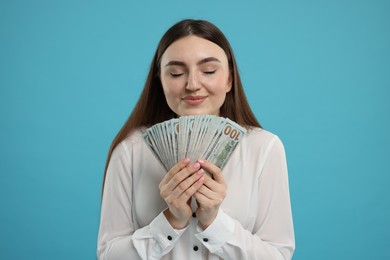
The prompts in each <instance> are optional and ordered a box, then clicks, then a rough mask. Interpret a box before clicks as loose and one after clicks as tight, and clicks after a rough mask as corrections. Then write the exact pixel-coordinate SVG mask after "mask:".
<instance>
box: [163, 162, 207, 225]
mask: <svg viewBox="0 0 390 260" xmlns="http://www.w3.org/2000/svg"><path fill="white" fill-rule="evenodd" d="M189 163H190V160H189V159H188V158H186V159H184V160H181V161H180V162H178V163H177V164H176V165H174V166H173V167H172V168H171V170H170V171H169V172H168V173H167V174H166V175H165V176H164V178H163V179H162V181H161V183H160V185H159V188H160V195H161V197H162V198H163V199H164V200H165V202H166V203H167V205H168V208H167V209H166V210H165V211H164V214H165V217H166V218H167V220H168V222H169V223H170V224H171V226H172V227H173V228H174V229H183V228H184V227H186V226H187V223H188V221H189V219H190V218H191V215H192V209H191V205H190V202H191V197H192V196H193V195H194V194H195V193H196V192H197V191H198V189H199V188H200V187H201V186H202V184H203V182H204V176H203V175H204V170H203V169H201V168H200V164H199V163H198V162H196V163H194V164H192V165H189Z"/></svg>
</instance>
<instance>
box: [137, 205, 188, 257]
mask: <svg viewBox="0 0 390 260" xmlns="http://www.w3.org/2000/svg"><path fill="white" fill-rule="evenodd" d="M148 227H149V228H147V227H145V228H142V229H138V230H137V231H136V232H135V233H134V235H133V241H134V244H135V246H136V247H137V249H138V247H139V248H140V249H141V248H143V247H144V246H142V244H143V245H145V244H144V243H142V242H141V241H142V240H145V239H146V240H148V239H152V240H154V241H155V243H154V247H153V254H152V255H157V256H161V255H163V254H165V253H167V252H169V251H170V250H171V249H172V248H173V246H174V245H175V242H176V241H177V240H178V239H179V238H180V236H181V235H182V234H183V233H184V231H185V230H186V228H184V229H181V230H177V229H174V228H172V226H171V225H170V224H169V222H168V220H167V219H166V217H165V215H164V213H162V212H161V213H160V214H159V215H158V216H157V217H156V218H154V219H153V221H152V222H151V223H150V225H149V226H148ZM137 240H138V242H137ZM138 244H139V245H138ZM143 250H146V248H143ZM143 250H141V251H143ZM139 251H140V250H139Z"/></svg>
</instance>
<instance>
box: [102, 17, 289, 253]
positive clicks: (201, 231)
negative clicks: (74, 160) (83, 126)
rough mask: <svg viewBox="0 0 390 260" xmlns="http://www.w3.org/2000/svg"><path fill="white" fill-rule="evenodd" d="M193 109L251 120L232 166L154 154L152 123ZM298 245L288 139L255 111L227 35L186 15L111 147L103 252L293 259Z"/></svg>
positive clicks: (167, 38) (168, 36) (164, 43)
mask: <svg viewBox="0 0 390 260" xmlns="http://www.w3.org/2000/svg"><path fill="white" fill-rule="evenodd" d="M187 115H216V116H221V117H227V118H229V119H230V120H233V121H235V122H236V123H238V124H239V125H241V126H242V127H245V128H246V130H247V132H246V133H245V136H243V137H242V140H241V142H240V144H239V145H238V146H237V148H236V150H235V151H234V153H232V154H231V157H230V159H229V161H228V162H227V164H226V165H225V167H224V168H223V170H221V169H220V168H218V167H217V166H216V165H215V164H213V163H211V162H209V161H206V160H203V158H200V159H199V160H196V162H194V163H190V161H191V159H192V158H180V159H181V160H179V161H178V162H176V164H175V165H174V166H173V167H172V168H171V169H170V170H169V171H168V172H166V171H165V169H164V168H163V167H161V166H162V165H161V164H160V163H159V161H158V159H157V158H156V157H154V156H153V154H152V152H151V151H150V149H149V147H148V146H147V144H146V143H145V142H144V140H143V133H144V132H145V129H146V127H149V126H151V125H154V124H156V123H160V122H162V121H165V120H170V119H172V118H175V117H179V116H187ZM233 137H234V135H232V138H233ZM205 172H207V173H209V174H211V175H210V176H209V175H207V174H205ZM294 248H295V240H294V230H293V223H292V215H291V207H290V195H289V185H288V176H287V166H286V159H285V153H284V148H283V144H282V142H281V141H280V139H279V138H278V137H277V136H275V135H274V134H272V133H270V132H268V131H266V130H264V129H262V128H261V126H260V124H259V123H258V121H257V119H256V117H255V116H254V114H253V113H252V110H251V109H250V107H249V104H248V102H247V99H246V97H245V94H244V90H243V87H242V84H241V80H240V76H239V74H238V69H237V65H236V61H235V58H234V55H233V51H232V49H231V47H230V45H229V43H228V41H227V40H226V38H225V36H224V35H223V33H222V32H221V31H220V30H219V29H218V28H217V27H215V26H214V25H213V24H211V23H209V22H207V21H203V20H183V21H180V22H178V23H177V24H175V25H173V26H172V27H171V28H170V29H169V30H168V31H167V32H166V33H165V34H164V36H163V37H162V39H161V40H160V43H159V45H158V47H157V50H156V53H155V55H154V58H153V61H152V64H151V68H150V71H149V74H148V78H147V81H146V83H145V87H144V90H143V92H142V94H141V97H140V99H139V101H138V102H137V104H136V106H135V108H134V110H133V112H132V113H131V115H130V117H129V119H128V120H127V122H126V123H125V125H124V126H123V128H122V129H121V130H120V132H119V133H118V135H117V136H116V137H115V139H114V141H113V143H112V145H111V148H110V151H109V154H108V159H107V164H106V170H105V177H104V187H103V201H102V212H101V223H100V231H99V239H98V257H99V259H180V260H181V259H185V258H187V257H188V255H189V254H191V255H192V256H191V258H192V259H290V258H291V257H292V254H293V252H294Z"/></svg>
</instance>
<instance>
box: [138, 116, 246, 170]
mask: <svg viewBox="0 0 390 260" xmlns="http://www.w3.org/2000/svg"><path fill="white" fill-rule="evenodd" d="M245 133H246V129H245V128H243V127H242V126H240V125H239V124H237V123H235V122H234V121H232V120H230V119H228V118H223V117H218V116H213V115H196V116H182V117H180V118H173V119H170V120H167V121H164V122H161V123H158V124H155V125H153V126H151V127H149V128H148V129H146V131H145V132H144V134H143V139H144V141H145V143H146V144H147V146H148V147H149V148H150V150H151V151H152V153H153V154H154V155H155V156H156V157H157V159H158V160H159V161H160V162H161V164H162V165H163V166H164V168H165V170H166V171H169V170H170V169H171V168H172V167H173V166H174V165H175V164H176V163H177V162H178V161H179V160H181V159H183V158H189V159H190V160H191V162H192V163H194V162H195V161H196V160H199V159H204V160H208V161H210V162H212V163H214V164H215V165H216V166H218V167H219V168H221V169H222V168H223V167H224V166H225V165H226V163H227V161H228V160H229V158H230V156H231V154H232V153H233V151H234V150H235V148H236V147H237V145H238V144H239V143H240V141H241V140H242V138H243V137H244V135H245Z"/></svg>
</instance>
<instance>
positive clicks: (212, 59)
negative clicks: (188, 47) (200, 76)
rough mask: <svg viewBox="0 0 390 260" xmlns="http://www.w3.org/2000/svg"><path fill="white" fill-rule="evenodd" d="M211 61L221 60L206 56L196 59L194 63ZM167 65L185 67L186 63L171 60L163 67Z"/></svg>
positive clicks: (200, 63)
mask: <svg viewBox="0 0 390 260" xmlns="http://www.w3.org/2000/svg"><path fill="white" fill-rule="evenodd" d="M212 61H216V62H219V63H221V61H220V60H219V59H217V58H215V57H208V58H204V59H201V60H200V61H198V62H197V63H196V65H202V64H204V63H207V62H212ZM168 66H183V67H185V66H186V64H185V63H184V62H182V61H177V60H172V61H170V62H168V63H167V64H166V65H165V67H168Z"/></svg>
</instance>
